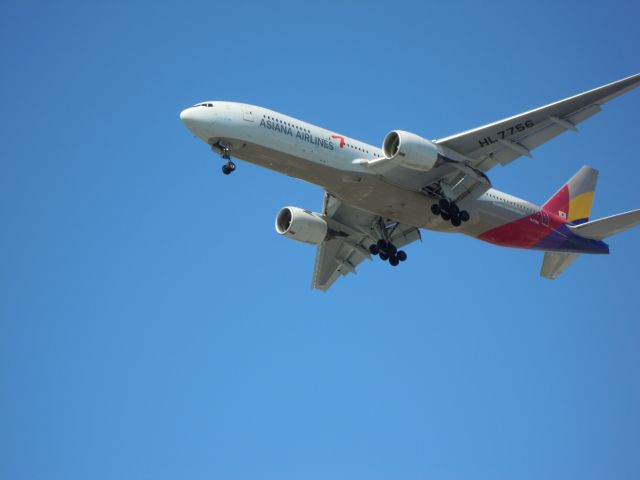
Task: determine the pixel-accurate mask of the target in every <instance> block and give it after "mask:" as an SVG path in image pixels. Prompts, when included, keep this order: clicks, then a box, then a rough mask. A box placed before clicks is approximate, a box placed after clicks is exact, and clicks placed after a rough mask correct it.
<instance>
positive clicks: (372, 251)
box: [369, 243, 380, 255]
mask: <svg viewBox="0 0 640 480" xmlns="http://www.w3.org/2000/svg"><path fill="white" fill-rule="evenodd" d="M369 253H370V254H371V255H378V254H379V253H380V249H379V248H378V245H376V244H375V243H374V244H373V245H371V246H370V247H369Z"/></svg>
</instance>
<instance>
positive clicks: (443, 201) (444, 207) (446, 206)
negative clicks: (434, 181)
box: [438, 198, 451, 212]
mask: <svg viewBox="0 0 640 480" xmlns="http://www.w3.org/2000/svg"><path fill="white" fill-rule="evenodd" d="M438 206H439V207H440V210H444V211H445V212H448V211H449V208H450V207H451V204H450V203H449V200H447V199H446V198H441V199H440V201H439V202H438Z"/></svg>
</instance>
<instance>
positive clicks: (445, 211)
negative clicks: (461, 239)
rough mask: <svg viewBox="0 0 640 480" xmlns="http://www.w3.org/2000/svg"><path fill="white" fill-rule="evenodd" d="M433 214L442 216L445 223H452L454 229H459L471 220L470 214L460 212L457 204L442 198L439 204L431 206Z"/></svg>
mask: <svg viewBox="0 0 640 480" xmlns="http://www.w3.org/2000/svg"><path fill="white" fill-rule="evenodd" d="M431 213H433V214H434V215H440V216H441V217H442V219H443V220H444V221H445V222H449V221H450V222H451V225H453V226H454V227H459V226H460V224H461V223H462V222H467V221H468V220H469V212H467V211H466V210H460V208H459V207H458V205H456V204H455V202H450V201H449V200H447V199H446V198H441V199H440V201H439V202H438V203H434V204H433V205H431Z"/></svg>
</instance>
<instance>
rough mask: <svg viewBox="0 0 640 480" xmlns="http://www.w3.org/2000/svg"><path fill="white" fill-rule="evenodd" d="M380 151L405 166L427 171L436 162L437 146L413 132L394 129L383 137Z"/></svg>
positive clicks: (437, 155)
mask: <svg viewBox="0 0 640 480" xmlns="http://www.w3.org/2000/svg"><path fill="white" fill-rule="evenodd" d="M382 151H383V152H384V155H385V157H387V158H388V159H389V160H393V161H395V162H397V163H398V165H402V166H404V167H407V168H411V169H413V170H419V171H421V172H428V171H429V170H431V169H432V168H433V167H435V166H436V165H437V163H438V159H439V153H440V152H439V150H438V147H437V146H436V145H435V144H434V143H433V142H430V141H429V140H427V139H425V138H422V137H419V136H418V135H415V134H413V133H409V132H403V131H402V130H394V131H392V132H389V133H388V134H387V136H386V137H384V142H383V143H382Z"/></svg>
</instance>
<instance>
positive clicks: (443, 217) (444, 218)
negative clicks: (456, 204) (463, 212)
mask: <svg viewBox="0 0 640 480" xmlns="http://www.w3.org/2000/svg"><path fill="white" fill-rule="evenodd" d="M440 215H442V219H443V220H444V221H445V222H448V221H449V220H451V215H449V214H448V213H445V212H442V213H441V214H440Z"/></svg>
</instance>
